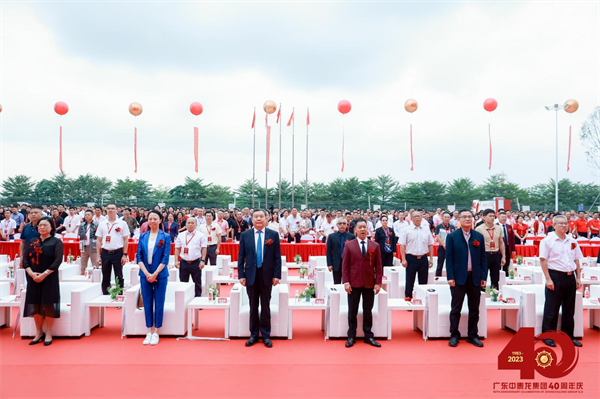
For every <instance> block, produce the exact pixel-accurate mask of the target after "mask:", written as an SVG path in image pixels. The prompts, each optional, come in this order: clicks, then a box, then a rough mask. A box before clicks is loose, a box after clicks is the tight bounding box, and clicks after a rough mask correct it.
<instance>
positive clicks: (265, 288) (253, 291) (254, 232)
mask: <svg viewBox="0 0 600 399" xmlns="http://www.w3.org/2000/svg"><path fill="white" fill-rule="evenodd" d="M252 223H253V225H254V228H252V229H250V230H247V231H245V232H243V233H242V234H241V236H240V251H239V254H238V276H239V279H240V284H241V285H243V286H245V287H246V288H247V291H248V298H249V300H250V338H249V339H248V341H246V346H252V345H254V344H255V343H256V342H258V333H259V330H260V334H261V335H262V338H263V343H264V344H265V346H266V347H267V348H272V347H273V343H272V342H271V308H270V303H271V290H272V288H273V286H276V285H277V284H279V280H280V279H281V248H280V246H279V234H277V232H276V231H273V230H270V229H266V228H265V224H266V215H265V211H263V210H255V211H254V213H253V214H252ZM259 304H260V308H261V311H260V315H259V312H258V307H259Z"/></svg>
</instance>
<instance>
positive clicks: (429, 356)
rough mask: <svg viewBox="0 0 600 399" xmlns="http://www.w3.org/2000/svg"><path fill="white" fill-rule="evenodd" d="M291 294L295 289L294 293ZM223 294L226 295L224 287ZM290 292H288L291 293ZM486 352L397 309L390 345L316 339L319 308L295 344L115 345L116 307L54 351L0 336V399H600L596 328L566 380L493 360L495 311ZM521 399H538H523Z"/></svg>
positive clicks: (302, 317) (301, 318)
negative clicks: (576, 387) (559, 389)
mask: <svg viewBox="0 0 600 399" xmlns="http://www.w3.org/2000/svg"><path fill="white" fill-rule="evenodd" d="M295 289H296V288H295V287H292V289H291V290H290V291H291V292H292V293H293V292H294V290H295ZM225 291H228V290H227V289H226V290H225ZM292 295H293V294H292ZM488 321H489V328H488V332H489V336H488V338H487V339H486V340H484V343H485V347H484V348H482V349H480V348H475V347H474V346H472V345H469V344H467V343H466V342H465V341H461V343H460V344H459V346H458V347H457V348H450V347H448V341H447V340H434V341H431V340H430V341H427V342H424V341H423V339H422V337H421V333H420V332H415V331H412V316H411V314H410V313H408V312H394V315H393V337H394V338H393V340H391V341H389V342H388V341H380V342H381V343H382V346H383V347H382V348H380V349H377V348H372V347H370V346H368V345H366V344H364V343H362V342H360V341H359V342H358V343H357V344H356V345H355V346H354V347H353V348H351V349H346V348H345V347H344V343H345V341H342V340H334V341H327V342H324V341H323V333H322V332H321V331H320V312H318V311H298V312H295V313H294V326H295V327H294V339H293V340H291V341H287V340H279V339H277V340H274V342H273V348H272V349H267V348H265V347H264V346H263V345H262V344H258V345H255V346H254V347H251V348H246V347H244V341H243V340H231V341H226V342H216V341H176V340H175V338H171V337H161V341H160V343H159V344H158V346H155V347H146V346H143V345H142V338H129V339H128V338H125V339H123V340H121V339H119V334H120V311H117V310H110V309H109V310H108V311H107V323H106V327H105V328H101V329H100V328H96V329H94V330H92V335H91V336H90V337H83V338H81V339H56V340H55V341H54V343H53V344H52V346H50V347H44V346H42V345H36V346H33V347H30V346H28V345H27V344H28V342H29V340H21V339H20V338H18V337H16V338H15V339H11V334H12V328H11V329H8V328H2V329H1V330H0V353H1V354H0V370H1V371H0V397H1V398H138V397H139V398H142V397H145V398H148V397H151V398H155V397H157V398H158V397H160V398H198V397H235V398H248V397H253V398H254V397H266V398H285V397H298V398H300V397H304V398H306V397H311V398H321V397H322V398H332V397H345V398H348V397H361V398H376V397H377V398H380V397H411V398H418V397H431V398H445V397H461V398H466V397H472V398H486V397H502V398H506V397H516V396H523V395H524V394H523V393H521V394H518V395H512V394H507V393H494V392H493V388H494V387H493V383H494V382H516V383H518V382H542V381H546V382H556V381H559V382H583V384H584V389H583V393H576V394H570V395H569V394H564V395H563V394H557V393H554V394H552V397H568V398H598V397H600V383H599V378H598V376H599V371H600V367H599V366H600V331H599V330H590V329H588V328H587V315H586V318H585V322H586V328H585V337H584V339H583V340H582V342H583V344H584V347H583V348H582V349H581V350H580V352H579V353H580V357H579V363H578V365H577V367H576V368H575V370H574V371H573V372H572V373H571V374H569V375H568V376H566V377H564V378H561V379H558V380H550V379H546V378H543V377H541V376H540V375H539V374H538V375H536V378H535V380H528V381H525V380H520V379H519V372H518V371H514V370H502V371H499V370H498V367H497V357H498V354H499V353H500V352H501V351H502V349H503V348H504V346H505V345H506V343H507V342H508V341H509V340H510V339H511V338H512V337H513V336H514V333H513V332H510V331H503V330H500V327H499V325H500V315H499V313H498V311H489V313H488ZM200 323H201V327H200V329H199V330H194V335H197V336H209V337H210V336H212V337H222V336H223V334H224V329H223V325H222V323H223V312H222V311H218V310H203V311H201V312H200ZM526 396H527V397H540V396H542V395H539V394H527V395H526Z"/></svg>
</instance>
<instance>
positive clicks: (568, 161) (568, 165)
mask: <svg viewBox="0 0 600 399" xmlns="http://www.w3.org/2000/svg"><path fill="white" fill-rule="evenodd" d="M570 165H571V126H569V155H568V157H567V172H568V171H569V170H571V166H570Z"/></svg>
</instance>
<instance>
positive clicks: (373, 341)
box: [365, 338, 381, 348]
mask: <svg viewBox="0 0 600 399" xmlns="http://www.w3.org/2000/svg"><path fill="white" fill-rule="evenodd" d="M365 344H369V345H371V346H374V347H376V348H381V344H380V343H379V342H377V341H375V339H374V338H367V339H365Z"/></svg>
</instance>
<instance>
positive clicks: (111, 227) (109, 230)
mask: <svg viewBox="0 0 600 399" xmlns="http://www.w3.org/2000/svg"><path fill="white" fill-rule="evenodd" d="M116 223H117V222H116V221H115V223H113V224H112V226H110V229H108V222H106V228H107V229H108V234H110V232H111V231H112V229H113V227H115V224H116Z"/></svg>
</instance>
